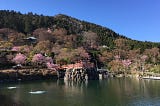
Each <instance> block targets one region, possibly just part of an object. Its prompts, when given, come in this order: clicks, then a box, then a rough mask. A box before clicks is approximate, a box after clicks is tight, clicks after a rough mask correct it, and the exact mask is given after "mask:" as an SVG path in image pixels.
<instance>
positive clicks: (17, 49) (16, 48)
mask: <svg viewBox="0 0 160 106" xmlns="http://www.w3.org/2000/svg"><path fill="white" fill-rule="evenodd" d="M20 49H21V47H19V46H14V47H13V48H12V51H20Z"/></svg>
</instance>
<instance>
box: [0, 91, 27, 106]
mask: <svg viewBox="0 0 160 106" xmlns="http://www.w3.org/2000/svg"><path fill="white" fill-rule="evenodd" d="M0 106H25V105H24V104H23V103H21V102H20V101H19V102H16V101H14V100H13V99H12V98H11V97H9V96H6V95H3V94H1V92H0Z"/></svg>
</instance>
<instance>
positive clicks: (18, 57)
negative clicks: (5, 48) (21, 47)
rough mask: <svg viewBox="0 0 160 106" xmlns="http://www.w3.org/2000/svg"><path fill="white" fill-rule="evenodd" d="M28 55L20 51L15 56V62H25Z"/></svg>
mask: <svg viewBox="0 0 160 106" xmlns="http://www.w3.org/2000/svg"><path fill="white" fill-rule="evenodd" d="M26 58H27V57H26V56H25V55H24V54H21V53H18V54H17V55H16V57H15V58H13V62H15V63H16V64H24V63H25V60H26Z"/></svg>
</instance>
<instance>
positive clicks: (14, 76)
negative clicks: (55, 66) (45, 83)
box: [0, 69, 57, 82]
mask: <svg viewBox="0 0 160 106" xmlns="http://www.w3.org/2000/svg"><path fill="white" fill-rule="evenodd" d="M43 79H57V73H56V71H52V70H48V69H19V70H14V69H7V70H1V71H0V82H15V81H32V80H43Z"/></svg>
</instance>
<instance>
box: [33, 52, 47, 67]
mask: <svg viewBox="0 0 160 106" xmlns="http://www.w3.org/2000/svg"><path fill="white" fill-rule="evenodd" d="M32 62H33V63H37V64H38V63H39V64H42V63H44V62H45V57H44V56H43V55H42V54H40V53H39V54H35V55H34V56H33V58H32Z"/></svg>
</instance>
